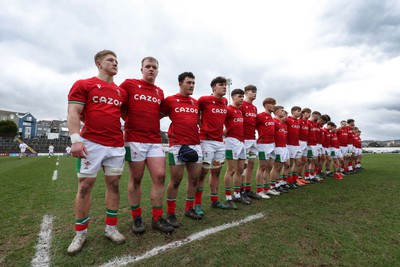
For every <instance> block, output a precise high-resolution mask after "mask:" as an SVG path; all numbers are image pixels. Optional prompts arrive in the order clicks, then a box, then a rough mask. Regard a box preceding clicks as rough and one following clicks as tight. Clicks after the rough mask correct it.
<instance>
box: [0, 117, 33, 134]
mask: <svg viewBox="0 0 400 267" xmlns="http://www.w3.org/2000/svg"><path fill="white" fill-rule="evenodd" d="M0 120H2V121H5V120H10V121H14V122H15V124H16V125H17V126H18V134H19V135H20V137H21V138H32V137H34V136H36V118H35V117H34V116H33V115H32V114H31V113H29V112H25V113H23V112H16V111H7V110H0Z"/></svg>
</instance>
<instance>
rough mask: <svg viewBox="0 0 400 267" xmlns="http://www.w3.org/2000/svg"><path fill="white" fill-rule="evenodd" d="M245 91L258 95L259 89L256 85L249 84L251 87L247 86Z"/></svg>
mask: <svg viewBox="0 0 400 267" xmlns="http://www.w3.org/2000/svg"><path fill="white" fill-rule="evenodd" d="M244 91H245V92H247V91H253V92H254V93H257V87H256V86H255V85H251V84H249V85H247V86H246V87H245V88H244Z"/></svg>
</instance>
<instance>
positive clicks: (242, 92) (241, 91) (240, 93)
mask: <svg viewBox="0 0 400 267" xmlns="http://www.w3.org/2000/svg"><path fill="white" fill-rule="evenodd" d="M235 95H244V91H243V90H242V89H240V88H237V89H233V90H232V92H231V97H233V96H235Z"/></svg>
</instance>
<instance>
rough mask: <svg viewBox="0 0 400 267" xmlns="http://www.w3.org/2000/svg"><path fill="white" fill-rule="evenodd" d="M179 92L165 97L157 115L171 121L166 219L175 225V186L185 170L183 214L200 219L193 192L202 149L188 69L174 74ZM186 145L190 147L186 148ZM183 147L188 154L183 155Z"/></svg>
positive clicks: (176, 189)
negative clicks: (159, 114) (166, 117)
mask: <svg viewBox="0 0 400 267" xmlns="http://www.w3.org/2000/svg"><path fill="white" fill-rule="evenodd" d="M178 82H179V93H177V94H175V95H172V96H169V97H167V98H166V99H165V100H164V101H163V102H162V104H161V111H160V112H161V114H162V115H163V116H169V118H170V119H171V124H170V126H169V129H168V137H169V146H170V147H169V151H168V159H169V160H168V162H169V169H170V174H171V179H170V182H169V184H168V186H167V207H168V214H167V222H168V223H169V224H170V225H172V226H173V227H175V228H176V227H179V225H180V223H179V221H178V219H177V218H176V213H175V209H176V198H177V196H178V189H179V185H180V184H181V181H182V179H183V173H184V171H185V167H186V171H187V177H188V182H187V186H186V202H185V216H186V217H189V218H191V219H194V220H200V219H201V218H202V215H200V214H197V213H196V212H195V211H194V195H195V193H196V188H197V183H198V181H199V177H200V173H201V165H202V164H201V163H202V157H203V154H202V151H201V146H200V138H199V113H200V111H199V104H198V102H197V100H196V99H194V98H193V97H191V95H192V94H193V91H194V85H195V76H194V75H193V73H191V72H183V73H181V74H180V75H179V76H178ZM187 147H189V148H190V149H188V148H187ZM183 150H186V151H187V152H188V153H189V154H184V153H185V151H183Z"/></svg>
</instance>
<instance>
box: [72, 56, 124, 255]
mask: <svg viewBox="0 0 400 267" xmlns="http://www.w3.org/2000/svg"><path fill="white" fill-rule="evenodd" d="M94 61H95V63H96V66H97V68H98V71H99V73H98V75H97V77H93V78H89V79H85V80H79V81H77V82H75V83H74V85H73V86H72V88H71V90H70V92H69V94H68V118H67V123H68V129H69V133H70V136H71V143H72V148H71V152H72V155H73V156H74V157H76V158H77V176H78V192H77V194H76V198H75V219H76V221H75V231H76V235H75V238H74V239H73V240H72V242H71V244H70V245H69V247H68V250H67V252H68V254H70V255H73V254H76V253H78V252H79V251H81V249H82V248H83V245H84V243H85V241H86V239H87V228H88V226H89V210H90V205H91V191H92V188H93V185H94V183H95V181H96V176H97V173H98V171H99V170H100V169H103V171H104V178H105V183H106V194H105V202H106V220H105V222H106V229H105V236H106V237H107V238H109V239H111V240H112V241H113V242H114V243H116V244H122V243H125V237H124V236H123V235H122V234H121V233H120V232H119V231H118V230H117V228H116V225H117V222H118V207H119V198H120V194H119V181H120V178H121V175H122V171H123V168H124V155H125V149H124V140H123V136H122V131H121V122H120V117H121V107H122V106H123V105H124V104H126V101H127V95H126V92H125V90H123V89H121V88H119V87H118V86H117V85H116V84H115V83H114V76H115V75H116V74H117V72H118V61H117V56H116V55H115V53H114V52H113V51H110V50H103V51H100V52H98V53H97V54H96V55H95V57H94ZM81 118H85V124H84V126H83V128H82V130H81V131H80V121H81ZM79 132H80V133H79Z"/></svg>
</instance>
